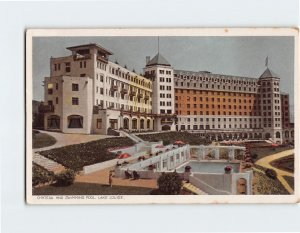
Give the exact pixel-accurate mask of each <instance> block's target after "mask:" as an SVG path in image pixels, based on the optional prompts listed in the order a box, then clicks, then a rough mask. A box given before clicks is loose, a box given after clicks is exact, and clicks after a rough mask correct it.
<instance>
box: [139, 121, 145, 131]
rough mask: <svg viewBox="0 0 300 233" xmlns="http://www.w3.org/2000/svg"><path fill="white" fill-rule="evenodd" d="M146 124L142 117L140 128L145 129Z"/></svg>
mask: <svg viewBox="0 0 300 233" xmlns="http://www.w3.org/2000/svg"><path fill="white" fill-rule="evenodd" d="M144 124H145V120H144V119H141V120H140V129H144V128H145V126H144Z"/></svg>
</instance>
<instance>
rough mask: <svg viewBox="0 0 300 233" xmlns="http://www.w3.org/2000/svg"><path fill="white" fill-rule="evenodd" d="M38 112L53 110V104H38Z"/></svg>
mask: <svg viewBox="0 0 300 233" xmlns="http://www.w3.org/2000/svg"><path fill="white" fill-rule="evenodd" d="M39 112H41V113H47V112H54V105H43V104H41V105H40V106H39Z"/></svg>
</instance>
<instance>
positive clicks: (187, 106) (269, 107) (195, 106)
mask: <svg viewBox="0 0 300 233" xmlns="http://www.w3.org/2000/svg"><path fill="white" fill-rule="evenodd" d="M192 106H193V107H194V108H197V107H198V105H197V104H194V105H192ZM175 107H176V108H183V107H186V108H191V104H177V103H175ZM204 107H205V108H212V109H214V108H215V107H216V108H218V109H221V107H222V109H227V108H228V109H232V108H233V109H242V108H243V109H247V108H249V110H251V109H252V107H253V109H256V107H257V106H245V105H244V106H241V105H239V106H237V105H233V106H231V105H222V106H221V105H214V104H212V105H209V104H206V105H204V104H199V108H201V109H202V108H204ZM264 107H265V106H264ZM257 109H259V108H257ZM268 109H270V110H271V106H268ZM264 110H265V109H264Z"/></svg>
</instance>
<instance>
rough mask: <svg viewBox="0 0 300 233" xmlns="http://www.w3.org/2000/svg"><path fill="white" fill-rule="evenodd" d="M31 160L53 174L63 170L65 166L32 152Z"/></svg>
mask: <svg viewBox="0 0 300 233" xmlns="http://www.w3.org/2000/svg"><path fill="white" fill-rule="evenodd" d="M32 161H33V162H34V163H36V164H38V165H40V166H41V167H43V168H45V169H47V170H48V171H52V172H54V173H55V174H57V173H60V172H62V171H64V170H65V167H64V166H63V165H61V164H59V163H56V162H55V161H53V160H51V159H47V158H46V157H44V156H42V155H40V154H37V153H34V155H33V157H32Z"/></svg>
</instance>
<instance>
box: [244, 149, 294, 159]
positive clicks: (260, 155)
mask: <svg viewBox="0 0 300 233" xmlns="http://www.w3.org/2000/svg"><path fill="white" fill-rule="evenodd" d="M290 149H291V147H288V146H284V147H276V148H272V147H257V148H255V147H250V154H251V155H252V154H257V158H256V159H254V160H253V161H254V162H256V161H258V160H259V159H261V158H264V157H266V156H269V155H272V154H276V153H279V152H281V151H285V150H290Z"/></svg>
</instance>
